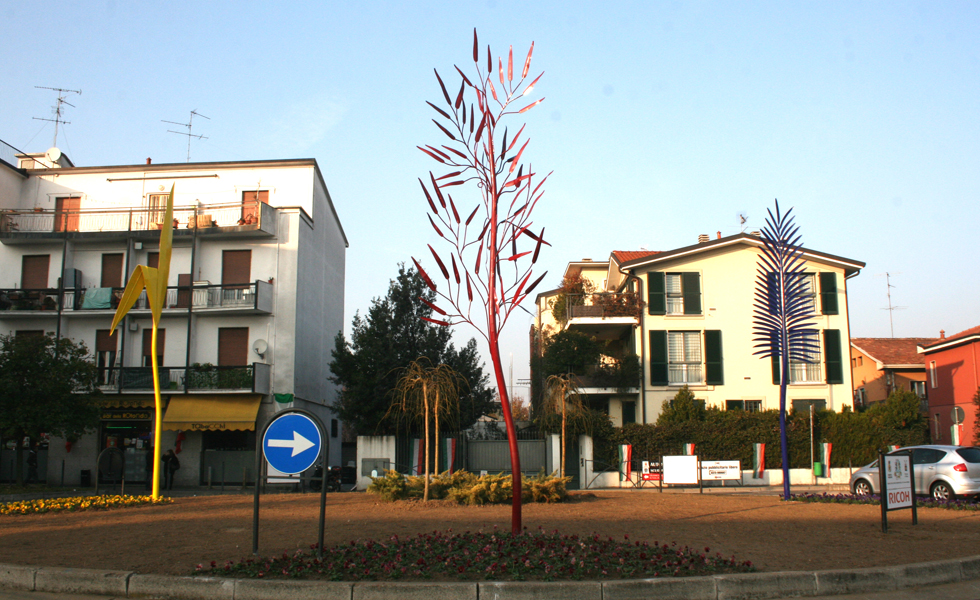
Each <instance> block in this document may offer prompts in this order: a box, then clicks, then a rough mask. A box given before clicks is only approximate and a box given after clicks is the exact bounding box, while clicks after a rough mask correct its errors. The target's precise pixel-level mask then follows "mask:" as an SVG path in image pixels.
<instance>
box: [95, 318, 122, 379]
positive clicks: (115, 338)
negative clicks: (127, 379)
mask: <svg viewBox="0 0 980 600" xmlns="http://www.w3.org/2000/svg"><path fill="white" fill-rule="evenodd" d="M118 347H119V332H118V331H116V332H114V333H113V334H112V335H109V330H108V329H98V330H96V332H95V361H96V366H97V368H98V370H99V385H110V384H112V383H114V382H115V379H116V377H115V372H114V370H113V367H115V366H116V349H117V348H118Z"/></svg>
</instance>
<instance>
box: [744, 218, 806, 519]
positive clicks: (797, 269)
mask: <svg viewBox="0 0 980 600" xmlns="http://www.w3.org/2000/svg"><path fill="white" fill-rule="evenodd" d="M768 212H769V218H768V219H766V226H765V227H764V228H763V229H762V243H763V247H762V254H761V255H760V256H759V262H758V268H757V273H758V276H757V277H756V291H755V310H754V311H753V314H754V322H755V326H754V327H753V331H754V333H753V338H754V340H753V341H754V342H755V346H754V348H755V352H753V354H754V355H756V356H760V357H762V358H770V359H772V358H774V357H775V358H777V359H778V360H779V365H780V369H779V372H780V378H779V441H780V448H781V449H782V463H783V497H784V498H785V499H786V500H788V499H789V496H790V489H789V451H788V448H787V439H786V385H787V384H788V383H789V364H790V361H793V362H804V363H809V362H812V356H813V355H814V354H815V353H816V352H818V351H819V343H818V342H817V330H816V329H814V327H813V325H814V323H813V320H812V319H813V317H814V314H813V304H812V302H811V296H812V294H811V290H810V289H809V288H808V285H807V284H808V279H807V277H805V275H804V270H805V268H806V261H805V260H804V258H803V252H802V248H803V246H802V244H801V243H800V235H799V227H797V226H796V225H794V224H793V217H792V216H791V213H792V212H793V209H790V210H788V211H786V214H782V213H781V212H780V210H779V201H778V200H777V201H776V214H775V216H773V214H772V211H771V210H770V211H768Z"/></svg>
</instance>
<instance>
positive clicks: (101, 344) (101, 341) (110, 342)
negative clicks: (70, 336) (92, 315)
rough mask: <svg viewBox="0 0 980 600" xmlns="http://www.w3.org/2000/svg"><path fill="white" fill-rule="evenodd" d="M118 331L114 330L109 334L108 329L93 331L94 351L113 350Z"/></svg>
mask: <svg viewBox="0 0 980 600" xmlns="http://www.w3.org/2000/svg"><path fill="white" fill-rule="evenodd" d="M118 340H119V331H118V330H116V331H115V332H113V334H112V335H109V330H108V329H97V330H96V331H95V351H96V352H115V351H116V348H117V347H118Z"/></svg>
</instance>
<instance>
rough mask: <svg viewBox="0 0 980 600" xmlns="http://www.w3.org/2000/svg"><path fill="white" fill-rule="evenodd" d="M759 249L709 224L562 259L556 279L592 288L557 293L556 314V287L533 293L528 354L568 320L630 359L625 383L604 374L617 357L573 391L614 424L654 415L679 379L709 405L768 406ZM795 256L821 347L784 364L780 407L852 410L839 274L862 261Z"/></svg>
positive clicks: (772, 386)
mask: <svg viewBox="0 0 980 600" xmlns="http://www.w3.org/2000/svg"><path fill="white" fill-rule="evenodd" d="M761 248H762V240H761V238H760V237H759V236H758V235H751V234H746V233H741V234H737V235H732V236H727V237H721V234H720V233H719V235H718V238H716V239H710V238H709V236H707V235H701V236H700V238H699V242H698V243H697V244H695V245H692V246H686V247H683V248H677V249H674V250H668V251H664V252H654V251H645V250H644V251H614V252H612V253H611V255H610V257H609V260H607V261H593V260H589V259H586V260H582V261H575V262H571V263H569V264H568V268H567V269H566V271H565V277H566V278H568V277H580V278H581V279H582V280H585V281H588V282H590V283H591V288H592V289H593V291H592V292H591V293H586V294H580V295H574V294H573V295H572V296H573V297H571V298H568V299H567V301H564V302H559V303H558V306H559V307H562V306H564V312H563V314H555V312H556V311H554V310H553V307H555V305H556V304H555V303H556V300H557V299H558V298H559V297H560V296H561V294H562V291H561V290H551V291H548V292H542V293H541V294H539V295H538V297H537V301H536V305H537V306H536V308H537V311H536V320H535V331H534V333H535V337H533V338H532V352H537V353H538V355H541V353H542V352H543V348H544V344H545V343H546V342H545V339H546V338H547V337H548V336H550V335H554V334H555V333H557V332H558V331H561V330H563V329H567V330H577V331H580V332H583V333H585V334H587V335H589V336H591V337H593V338H595V339H597V340H599V341H601V342H603V343H605V344H606V346H605V347H606V349H607V351H608V352H609V354H611V355H613V356H616V357H631V356H635V357H636V359H634V360H638V362H639V365H640V369H639V373H637V374H636V376H635V378H634V377H633V375H632V374H631V375H630V377H631V385H623V384H622V382H621V381H620V382H619V383H618V384H612V383H610V381H613V382H615V381H616V378H615V374H616V372H617V369H619V364H617V363H618V362H619V361H618V360H617V359H616V358H608V357H607V358H605V359H604V362H605V364H603V365H597V367H599V368H598V369H597V370H596V372H595V373H581V374H579V375H581V377H580V378H579V380H578V385H579V388H580V391H581V392H582V393H583V394H585V395H586V397H587V398H588V399H589V403H590V404H591V405H592V406H593V407H594V408H598V409H601V410H606V411H608V414H609V416H610V417H611V419H612V421H613V424H614V425H616V426H621V425H623V424H624V423H655V422H656V421H657V418H658V417H659V415H660V412H661V407H662V405H663V403H664V401H667V400H671V399H672V398H673V397H674V395H675V394H676V393H677V391H678V390H679V389H680V388H681V387H682V386H684V385H687V386H688V387H689V389H690V390H691V391H692V392H693V393H694V395H695V397H696V398H698V399H700V400H703V401H704V402H705V403H706V405H707V406H714V407H718V408H722V409H730V410H731V409H740V410H750V411H757V410H769V409H778V408H779V378H780V373H779V368H778V363H777V361H775V360H769V359H761V358H759V357H758V356H754V355H753V352H755V350H756V349H755V348H754V346H755V342H754V339H753V329H752V328H753V325H754V320H753V310H754V307H755V292H756V277H757V272H756V270H757V267H758V259H759V255H760V254H761ZM803 258H804V260H805V261H806V266H805V269H806V273H805V277H806V279H807V285H808V288H809V290H810V292H811V297H812V301H811V309H812V314H813V321H812V322H813V325H814V329H815V330H816V338H818V339H815V341H816V342H817V346H819V351H817V352H814V353H813V354H812V356H810V361H809V362H792V363H791V364H790V381H789V386H788V389H787V409H794V408H795V409H797V410H805V409H808V407H809V406H810V405H811V404H812V405H814V406H815V407H816V408H817V409H830V410H835V411H840V410H842V409H843V408H845V407H852V408H853V395H852V387H851V369H850V368H849V364H848V357H849V355H848V347H849V344H850V327H849V322H848V312H847V311H848V302H847V280H848V279H850V278H851V277H854V276H856V275H857V274H858V273H860V271H861V269H862V268H863V267H864V263H862V262H859V261H855V260H851V259H848V258H843V257H840V256H835V255H832V254H827V253H824V252H819V251H816V250H811V249H808V248H804V249H803ZM586 286H588V284H586ZM610 373H612V375H613V377H610ZM535 376H536V375H535V374H534V373H533V372H532V377H535ZM641 377H642V379H641Z"/></svg>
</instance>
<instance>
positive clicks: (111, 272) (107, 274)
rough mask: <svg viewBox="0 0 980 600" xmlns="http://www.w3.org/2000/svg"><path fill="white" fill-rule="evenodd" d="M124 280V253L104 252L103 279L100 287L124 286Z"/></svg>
mask: <svg viewBox="0 0 980 600" xmlns="http://www.w3.org/2000/svg"><path fill="white" fill-rule="evenodd" d="M122 281H123V255H122V254H115V253H114V254H103V255H102V280H101V281H100V282H99V283H100V287H104V288H118V287H122V286H123V285H122Z"/></svg>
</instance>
